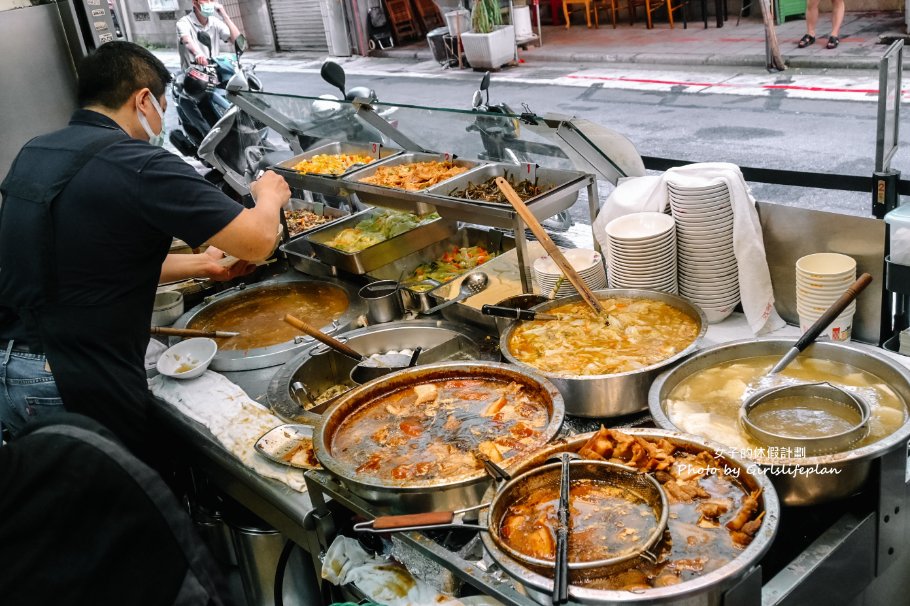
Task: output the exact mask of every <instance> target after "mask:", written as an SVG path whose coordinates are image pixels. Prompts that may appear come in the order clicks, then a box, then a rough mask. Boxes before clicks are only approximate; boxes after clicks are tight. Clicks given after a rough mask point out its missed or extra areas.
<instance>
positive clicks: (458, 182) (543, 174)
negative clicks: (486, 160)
mask: <svg viewBox="0 0 910 606" xmlns="http://www.w3.org/2000/svg"><path fill="white" fill-rule="evenodd" d="M494 177H505V178H507V179H511V180H512V181H514V182H518V181H521V180H522V179H524V175H523V174H522V167H521V166H519V165H517V164H502V163H496V164H486V165H484V166H480V167H477V168H475V169H474V170H471V171H468V172H466V173H464V174H461V175H458V176H457V177H454V178H452V179H449V180H448V181H444V182H442V183H439V184H437V185H434V186H433V187H429V188H427V189H426V193H427V194H428V197H429V199H428V202H429V203H432V198H443V199H444V200H446V201H448V202H457V204H439V205H437V210H438V212H439V214H440V215H442V216H443V217H446V218H448V219H452V220H459V221H472V220H474V221H476V220H477V214H478V211H479V210H481V209H484V210H487V209H504V210H506V211H512V210H513V209H512V205H511V204H509V203H505V204H499V203H497V202H485V201H482V200H471V199H469V198H461V197H456V196H453V195H452V192H454V191H456V190H461V189H465V188H466V187H467V186H468V184H469V183H474V184H479V183H483V182H484V181H486V180H488V179H491V178H494ZM587 180H588V176H587V175H586V174H585V173H581V172H577V171H570V170H558V169H553V168H543V167H540V168H538V169H537V181H538V183H539V184H541V185H543V186H544V187H548V188H549V189H547V191H545V192H543V193H542V194H539V195H537V196H534V197H532V198H529V199H527V200H525V204H527V206H528V208H529V209H530V210H531V212H532V213H533V214H534V216H535V217H537V218H538V219H541V220H543V219H546V218H548V217H552V216H553V215H555V214H556V213H559V212H562V211H564V210H566V209H568V208H571V207H572V205H573V204H575V201H576V200H577V199H578V192H579V191H580V190H581V188H582V187H583V186H584V185H586V184H587Z"/></svg>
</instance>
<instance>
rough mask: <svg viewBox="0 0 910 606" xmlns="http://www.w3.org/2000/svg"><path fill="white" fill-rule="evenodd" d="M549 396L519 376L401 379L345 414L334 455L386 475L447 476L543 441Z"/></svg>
mask: <svg viewBox="0 0 910 606" xmlns="http://www.w3.org/2000/svg"><path fill="white" fill-rule="evenodd" d="M548 422H549V410H548V407H547V405H546V404H545V403H543V402H539V401H537V400H536V399H533V398H532V397H531V396H530V394H528V393H527V392H526V390H525V388H524V387H523V386H522V385H521V384H519V383H515V382H507V381H496V380H491V379H450V380H441V381H434V382H427V383H421V384H418V385H414V386H408V387H404V388H402V389H399V390H397V391H394V392H392V393H389V394H385V395H382V396H380V397H378V398H377V399H375V400H373V401H372V402H369V403H367V404H365V405H364V406H362V407H361V408H360V409H359V410H357V411H356V412H355V413H354V414H352V415H350V416H349V417H348V418H346V419H345V420H344V421H342V422H341V424H340V426H339V427H338V430H337V431H336V432H335V435H334V437H333V438H332V445H331V450H332V455H333V456H334V457H335V458H336V459H338V460H339V461H341V462H342V463H344V464H347V465H350V466H351V468H352V469H354V470H355V471H356V472H357V473H358V474H361V475H365V476H372V477H374V478H379V479H383V480H442V479H445V478H450V477H455V476H460V475H465V474H471V473H474V472H476V471H479V470H481V469H483V464H482V463H481V462H480V461H479V460H478V459H477V457H476V456H475V453H480V454H483V455H485V456H487V457H489V458H490V459H491V460H492V461H494V462H497V463H498V462H501V461H503V460H505V459H508V458H510V457H512V456H515V455H517V454H519V453H521V452H524V451H527V450H530V449H531V448H534V447H537V446H540V445H541V444H543V442H544V440H545V438H544V434H543V430H544V428H545V427H546V426H547V423H548Z"/></svg>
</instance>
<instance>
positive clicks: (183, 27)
mask: <svg viewBox="0 0 910 606" xmlns="http://www.w3.org/2000/svg"><path fill="white" fill-rule="evenodd" d="M199 32H205V33H206V34H207V35H208V37H209V39H210V40H211V43H210V45H209V50H208V52H206V49H205V48H203V45H202V44H201V43H200V41H199ZM239 36H240V30H239V29H237V26H236V25H234V22H233V21H232V20H231V17H230V15H228V14H227V11H226V10H224V7H223V6H222V5H221V4H219V3H218V2H211V1H210V0H193V12H191V13H190V14H188V15H186V16H185V17H183V18H182V19H180V20H179V21H177V40H178V43H179V44H178V47H179V49H180V69H182V70H184V71H186V68H187V67H189V66H190V64H192V63H196V64H198V65H208V58H209V57H210V56H212V57H217V56H218V55H219V54H220V52H219V51H220V50H221V48H220V43H221V42H230V43H231V44H233V43H234V41H235V40H237V38H238V37H239Z"/></svg>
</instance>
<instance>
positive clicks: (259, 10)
mask: <svg viewBox="0 0 910 606" xmlns="http://www.w3.org/2000/svg"><path fill="white" fill-rule="evenodd" d="M239 5H240V16H241V18H242V19H243V28H244V30H245V31H244V35H245V36H246V39H247V41H249V43H250V46H252V47H254V48H263V49H265V48H268V49H274V48H275V41H274V39H273V36H272V24H271V22H270V21H269V9H268V6H267V5H266V2H265V0H240V3H239Z"/></svg>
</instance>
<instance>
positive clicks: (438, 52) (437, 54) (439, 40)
mask: <svg viewBox="0 0 910 606" xmlns="http://www.w3.org/2000/svg"><path fill="white" fill-rule="evenodd" d="M448 33H449V28H447V27H437V28H436V29H434V30H432V31H430V33H428V34H427V43H429V45H430V52H431V53H433V59H434V60H435V61H436V62H437V63H439V64H440V65H445V64H446V63H448V62H449V57H448V56H447V54H446V46H445V40H444V39H443V37H444V36H446V35H448Z"/></svg>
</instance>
